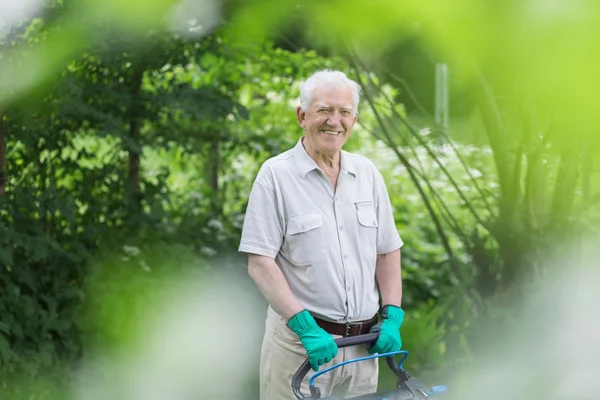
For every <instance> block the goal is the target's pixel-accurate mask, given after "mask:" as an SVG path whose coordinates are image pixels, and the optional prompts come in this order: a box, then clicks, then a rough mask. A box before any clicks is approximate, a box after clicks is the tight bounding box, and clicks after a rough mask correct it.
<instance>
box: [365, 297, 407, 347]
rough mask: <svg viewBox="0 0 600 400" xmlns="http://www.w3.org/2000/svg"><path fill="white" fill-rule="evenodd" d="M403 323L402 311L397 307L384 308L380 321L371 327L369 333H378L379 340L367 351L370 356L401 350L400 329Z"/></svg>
mask: <svg viewBox="0 0 600 400" xmlns="http://www.w3.org/2000/svg"><path fill="white" fill-rule="evenodd" d="M403 322H404V310H402V309H401V308H400V307H398V306H393V305H387V306H384V307H383V309H382V312H381V321H380V322H379V323H378V324H377V325H375V326H374V327H372V328H371V329H370V331H369V332H379V338H378V339H377V341H376V342H375V344H374V345H373V346H371V348H370V349H369V353H370V354H374V353H379V354H382V353H389V352H391V351H398V350H400V349H401V348H402V338H401V337H400V327H401V326H402V323H403Z"/></svg>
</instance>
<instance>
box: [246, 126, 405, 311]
mask: <svg viewBox="0 0 600 400" xmlns="http://www.w3.org/2000/svg"><path fill="white" fill-rule="evenodd" d="M402 245H403V242H402V239H401V238H400V235H399V234H398V230H397V229H396V224H395V222H394V216H393V213H392V207H391V203H390V199H389V196H388V192H387V189H386V186H385V183H384V180H383V177H382V175H381V173H380V172H379V171H378V170H377V168H376V167H375V165H374V164H373V163H372V162H371V161H370V160H368V159H367V158H365V157H363V156H360V155H356V154H351V153H348V152H346V151H342V156H341V170H340V176H339V178H338V184H337V190H336V191H335V192H334V190H333V188H332V186H331V183H330V182H329V180H328V179H327V176H326V175H325V174H324V173H323V171H322V170H321V169H320V168H319V167H318V166H317V164H316V163H315V161H314V160H313V159H312V158H311V157H310V156H309V155H308V153H307V152H306V150H305V149H304V146H303V145H302V138H300V140H298V143H297V144H296V146H295V147H294V148H292V149H290V150H288V151H286V152H284V153H282V154H280V155H278V156H276V157H273V158H270V159H269V160H267V161H266V162H265V163H264V164H263V165H262V166H261V169H260V171H259V173H258V175H257V177H256V179H255V181H254V184H253V186H252V190H251V193H250V198H249V202H248V208H247V211H246V215H245V218H244V226H243V231H242V237H241V243H240V246H239V251H241V252H247V253H254V254H260V255H264V256H269V257H273V258H274V259H275V261H276V263H277V264H278V265H279V267H280V268H281V271H282V273H283V275H284V276H285V278H286V280H287V282H288V284H289V285H290V288H291V290H292V293H294V295H295V296H296V297H297V298H298V300H299V301H300V304H302V305H303V306H304V307H305V308H306V309H307V310H309V311H310V312H312V313H313V314H316V315H317V316H320V317H321V318H324V319H328V320H331V321H339V322H342V321H357V320H365V319H369V318H371V317H373V315H375V313H376V312H377V311H378V309H379V294H378V291H377V286H376V280H375V263H376V259H377V254H382V253H387V252H390V251H393V250H396V249H399V248H400V247H402Z"/></svg>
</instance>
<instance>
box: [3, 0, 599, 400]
mask: <svg viewBox="0 0 600 400" xmlns="http://www.w3.org/2000/svg"><path fill="white" fill-rule="evenodd" d="M331 15H335V16H336V18H331ZM599 15H600V14H599V13H598V6H597V5H596V4H593V2H585V1H575V2H571V3H570V5H568V6H567V5H561V4H559V3H557V2H539V1H520V2H515V1H508V2H503V3H498V2H494V1H491V0H488V1H469V0H453V1H447V2H432V3H431V2H430V3H416V2H412V1H378V2H371V3H368V4H367V3H364V2H358V1H349V2H348V1H345V2H343V3H342V2H339V1H329V2H317V1H314V0H306V1H304V2H302V3H301V4H297V2H291V1H289V0H282V1H280V2H277V3H273V2H272V1H265V0H253V1H251V2H241V1H235V0H229V1H223V2H216V1H210V0H198V1H195V2H194V1H183V2H173V1H169V0H159V1H151V2H141V1H138V0H136V1H129V2H125V3H123V2H116V1H114V0H110V1H103V2H97V1H91V0H79V1H69V2H63V1H61V0H56V1H50V2H47V3H46V4H45V5H44V8H42V9H40V10H38V12H37V13H36V14H35V15H33V16H32V15H30V16H29V17H30V18H23V19H22V20H19V21H18V23H16V24H15V25H14V26H13V27H12V29H9V30H7V31H5V32H2V31H0V60H1V61H2V62H0V77H1V79H0V216H1V218H0V230H1V232H2V234H1V235H0V266H1V267H2V268H0V279H1V280H2V283H3V287H4V290H3V291H2V293H1V294H0V375H1V377H0V390H3V391H4V392H3V393H2V392H0V394H1V395H3V396H2V397H7V398H47V397H44V396H45V395H44V392H47V391H48V387H49V386H46V385H45V384H41V386H40V388H39V390H37V389H36V388H34V387H33V386H32V387H31V388H30V389H31V390H30V392H27V390H24V389H23V387H27V386H28V385H29V383H28V382H33V381H37V380H38V378H39V379H41V378H40V377H41V376H54V375H55V374H59V375H60V374H62V372H63V371H62V370H61V367H60V366H62V365H70V363H72V362H77V361H79V360H81V358H82V357H85V356H86V355H87V352H88V351H91V349H95V348H97V347H100V348H112V349H117V351H118V349H121V348H129V347H131V346H132V347H135V338H136V334H137V333H138V331H136V329H139V326H138V323H140V322H141V321H143V320H145V319H146V318H151V314H152V310H154V309H155V307H158V305H156V303H153V302H156V301H160V300H159V299H161V298H162V297H161V296H163V295H164V296H169V295H170V287H169V283H170V282H171V281H170V279H169V276H170V275H171V274H172V275H173V276H177V275H179V274H182V275H184V276H185V274H187V273H192V275H193V276H197V274H198V275H201V274H202V272H203V271H205V270H206V268H207V265H208V264H207V263H209V262H210V260H215V259H219V260H220V261H219V262H220V263H221V262H222V263H223V265H235V266H236V267H239V268H240V270H243V268H244V260H243V258H241V259H240V258H237V257H236V256H235V252H236V248H237V244H238V240H239V230H240V228H241V224H242V221H243V215H244V209H245V204H246V199H247V193H248V191H249V188H250V186H251V183H252V180H253V178H254V176H255V174H256V172H257V170H258V168H259V166H260V164H261V163H262V162H263V161H264V160H266V159H267V158H268V157H270V156H272V155H274V154H277V153H280V152H282V151H284V150H286V149H288V148H290V147H291V146H293V145H294V144H295V143H296V141H297V140H298V137H299V134H300V130H299V127H298V126H297V121H296V118H295V113H294V108H295V106H296V103H297V96H298V88H299V84H300V83H301V81H302V79H304V78H305V77H306V76H307V75H309V74H310V73H312V72H314V71H315V70H316V69H322V68H339V69H342V70H345V71H347V72H348V74H349V75H351V76H352V77H353V78H355V79H356V80H358V81H359V82H360V83H361V85H362V87H363V90H364V92H363V94H364V96H363V102H362V103H361V107H360V118H359V124H358V126H357V127H356V130H355V135H354V136H353V137H352V138H351V139H350V141H349V143H348V146H347V149H348V150H350V151H356V152H359V153H362V154H364V155H366V156H368V157H369V158H371V159H372V160H373V161H374V162H375V163H376V164H377V165H378V167H379V168H380V169H381V171H382V173H383V174H384V176H385V178H386V182H387V183H388V188H389V191H390V195H391V197H392V203H393V206H394V211H395V215H396V218H397V224H398V229H399V231H400V233H401V235H402V237H403V239H404V241H405V243H406V246H405V248H404V249H403V253H402V254H403V257H402V258H403V276H404V305H405V307H406V308H407V310H409V312H408V314H407V322H406V327H405V328H404V334H403V336H404V337H405V338H406V339H405V341H406V346H407V347H409V348H411V349H415V351H412V353H411V357H410V358H409V362H408V364H407V366H409V367H410V368H411V370H414V371H416V372H423V373H427V374H429V373H432V374H433V375H432V376H435V374H436V373H437V372H439V371H440V370H442V371H447V370H451V369H452V368H454V367H455V366H456V363H459V362H463V361H464V360H466V359H469V358H470V357H472V354H473V349H472V346H471V345H472V343H473V342H472V340H473V339H472V338H473V332H475V331H477V329H478V328H475V326H477V325H476V324H474V322H473V321H474V317H479V316H481V315H482V313H487V314H488V315H494V313H493V310H492V309H490V308H486V304H488V303H489V302H491V303H492V304H493V302H498V301H504V300H506V299H507V298H508V299H509V300H512V301H513V302H517V303H518V301H519V300H518V299H519V297H518V296H517V295H516V294H515V292H514V291H512V290H511V289H513V288H514V287H516V286H520V285H521V284H522V283H523V282H527V281H528V279H530V278H532V277H535V276H537V275H539V274H543V272H544V269H545V268H544V266H545V265H546V263H547V261H548V260H549V259H553V258H556V254H557V253H558V254H559V255H561V254H573V249H575V251H574V252H575V253H577V249H578V248H579V247H578V246H579V245H580V239H582V238H586V237H589V236H592V235H594V234H598V233H600V229H598V226H599V224H598V222H599V215H600V213H599V212H598V208H599V207H598V206H599V203H600V201H599V200H600V197H599V192H598V184H599V182H598V179H599V177H598V174H597V170H598V162H597V157H595V154H596V153H597V152H598V150H599V147H600V141H599V140H598V135H596V133H595V130H594V128H593V127H594V126H596V125H597V122H598V121H596V119H597V118H598V113H596V112H595V95H596V93H598V88H599V87H600V85H599V83H600V81H599V80H598V77H597V76H596V72H595V71H596V70H597V67H598V63H599V59H598V54H600V53H598V52H597V51H596V50H597V47H598V41H597V39H596V38H597V37H598V26H600V25H599V24H597V17H598V16H599ZM436 63H445V64H447V65H448V66H449V70H450V71H451V72H450V74H451V75H450V76H451V83H450V88H451V99H452V100H451V104H452V111H451V121H450V128H449V129H448V130H445V129H442V127H440V126H437V125H436V124H435V122H434V121H433V118H432V117H431V114H432V111H433V110H432V108H433V106H432V105H431V103H428V101H427V99H428V98H429V99H433V97H434V93H432V90H433V85H432V81H433V76H431V74H432V73H433V72H432V71H433V70H434V67H435V65H436ZM399 64H401V65H399ZM413 91H414V93H413ZM424 99H425V100H424ZM423 101H425V103H427V104H425V105H423V104H422V102H423ZM453 112H454V114H453ZM552 261H554V262H556V260H555V259H553V260H552ZM563 262H564V264H565V265H568V266H569V267H575V265H573V264H574V262H573V261H572V260H571V259H564V260H563ZM523 287H527V286H526V285H523ZM150 294H151V295H150ZM149 295H150V297H149ZM154 295H158V297H155V296H154ZM502 318H505V316H503V317H502ZM21 379H23V381H22V382H25V383H24V385H21V386H18V385H15V384H14V382H19V381H21ZM42 386H43V387H42ZM16 391H21V392H20V393H17V392H16ZM33 391H35V392H36V393H37V394H36V396H38V397H35V396H34V397H31V396H33V395H32V394H31V392H33ZM59 392H60V391H59ZM46 396H48V393H46ZM59 398H64V397H59Z"/></svg>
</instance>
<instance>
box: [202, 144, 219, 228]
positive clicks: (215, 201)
mask: <svg viewBox="0 0 600 400" xmlns="http://www.w3.org/2000/svg"><path fill="white" fill-rule="evenodd" d="M220 160H221V153H220V143H219V136H218V135H214V137H213V140H212V141H211V143H210V146H209V150H208V157H207V160H206V175H207V178H208V184H209V186H210V191H211V193H212V199H211V204H212V212H213V213H214V214H215V216H217V215H218V216H220V215H222V214H223V202H222V201H221V199H222V198H221V192H220V191H219V168H220Z"/></svg>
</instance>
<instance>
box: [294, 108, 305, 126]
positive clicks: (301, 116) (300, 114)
mask: <svg viewBox="0 0 600 400" xmlns="http://www.w3.org/2000/svg"><path fill="white" fill-rule="evenodd" d="M296 118H298V124H299V125H300V126H301V127H302V128H304V119H305V118H306V113H305V112H304V110H302V107H300V106H298V107H297V108H296Z"/></svg>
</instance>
